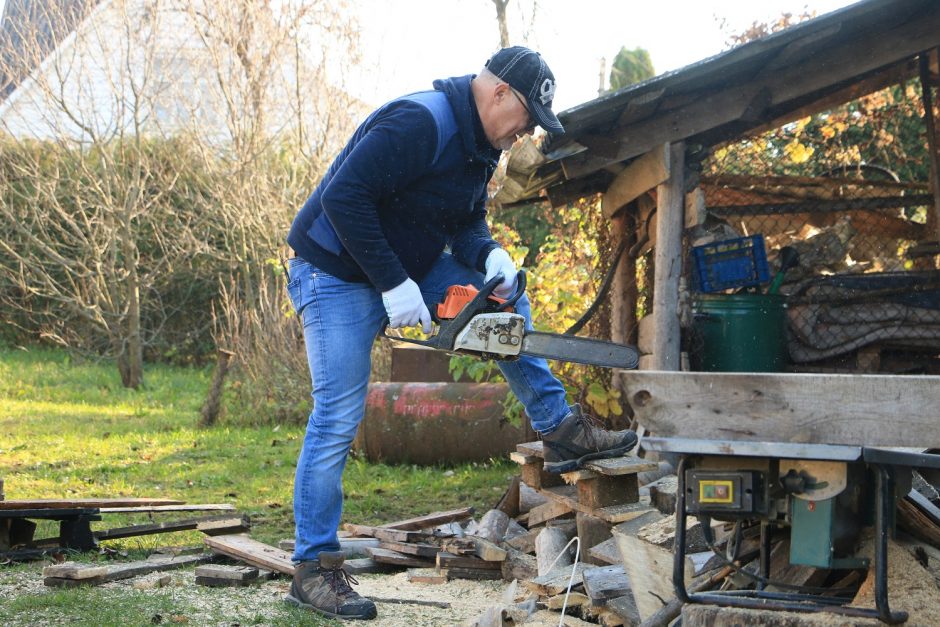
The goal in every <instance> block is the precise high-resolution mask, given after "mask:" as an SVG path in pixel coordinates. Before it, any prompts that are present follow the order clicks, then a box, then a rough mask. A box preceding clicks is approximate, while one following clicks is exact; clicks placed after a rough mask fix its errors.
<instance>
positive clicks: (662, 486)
mask: <svg viewBox="0 0 940 627" xmlns="http://www.w3.org/2000/svg"><path fill="white" fill-rule="evenodd" d="M647 487H648V488H649V492H650V505H652V506H653V507H655V508H656V509H658V510H659V511H660V512H662V513H663V514H666V515H667V516H671V515H672V514H675V513H676V498H677V497H676V493H677V492H678V491H679V478H678V477H676V476H675V475H667V476H665V477H662V478H660V479H657V480H656V481H654V482H652V483H650V484H649V485H647Z"/></svg>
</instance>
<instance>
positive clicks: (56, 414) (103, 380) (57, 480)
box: [0, 349, 516, 624]
mask: <svg viewBox="0 0 940 627" xmlns="http://www.w3.org/2000/svg"><path fill="white" fill-rule="evenodd" d="M210 375H211V371H210V370H208V369H187V368H173V367H167V366H149V367H148V368H147V370H146V372H145V386H144V387H143V388H142V389H140V390H136V391H135V390H128V389H125V388H122V387H121V384H120V378H119V376H118V373H117V369H116V368H115V367H114V365H113V364H112V363H109V362H105V363H93V362H87V361H83V360H78V359H76V358H75V357H72V356H69V355H68V354H67V353H65V352H62V351H54V350H38V349H31V350H29V351H23V350H18V349H0V434H2V437H0V478H3V479H4V481H5V492H6V497H7V498H8V499H28V498H88V497H102V498H104V497H121V496H126V497H162V498H173V499H180V500H184V501H186V502H188V503H232V504H234V505H235V506H236V507H237V508H238V510H239V512H241V513H245V514H248V515H249V516H250V517H251V521H252V531H251V535H252V537H254V538H256V539H258V540H261V541H264V542H269V543H272V544H276V543H277V541H278V540H280V539H282V538H288V537H293V515H292V511H291V504H292V486H293V473H294V464H295V462H296V459H297V455H298V453H299V450H300V443H301V441H302V438H303V428H302V427H300V426H295V425H282V426H280V427H272V426H268V427H245V426H239V422H240V421H239V420H238V419H237V417H230V418H229V419H223V420H222V421H221V423H220V424H219V425H218V426H216V427H213V428H210V429H201V428H198V427H197V426H196V423H197V419H198V412H199V409H200V407H201V406H202V402H203V400H204V397H205V393H206V390H207V388H208V384H209V377H210ZM245 422H246V423H247V422H249V421H245ZM515 470H516V469H515V467H514V465H510V464H509V463H508V462H489V463H482V464H464V465H456V466H452V467H448V468H444V467H417V466H389V465H384V464H373V463H369V462H367V461H365V460H363V459H357V458H352V459H350V460H349V463H348V465H347V469H346V473H345V476H344V487H345V493H346V506H345V513H344V520H345V521H349V522H357V523H362V524H375V523H381V522H388V521H391V520H395V519H398V518H405V517H410V516H417V515H421V514H426V513H429V512H431V511H435V510H442V509H451V508H455V507H462V506H468V505H472V506H474V507H475V508H476V509H477V511H478V512H479V513H480V514H482V513H483V512H484V511H486V510H487V509H489V508H490V507H492V506H493V504H494V503H495V502H496V501H497V500H498V498H499V497H500V495H501V494H502V492H503V490H504V489H505V488H506V486H507V482H508V479H509V477H510V476H511V475H512V474H513V473H514V472H515ZM210 513H211V512H207V513H205V514H203V513H187V512H182V513H179V512H178V513H175V514H158V515H155V520H179V519H185V518H189V517H195V516H201V515H206V514H210ZM158 516H159V518H157V517H158ZM140 522H147V517H146V515H137V516H115V515H105V517H104V520H102V521H100V522H97V523H93V529H104V528H111V527H119V526H123V525H127V524H134V523H140ZM55 535H57V528H56V526H54V524H53V523H45V522H40V523H39V528H37V531H36V537H37V538H40V537H48V536H55ZM201 542H202V535H201V534H199V533H196V532H177V533H167V534H158V535H153V536H143V537H139V538H128V539H123V540H114V541H109V542H107V543H103V544H104V545H105V546H108V547H111V548H115V549H117V550H119V551H125V552H128V553H129V555H130V556H131V557H135V556H138V554H139V555H146V552H147V551H149V550H150V549H152V548H155V547H159V546H179V545H195V544H201ZM92 557H93V556H92ZM77 559H90V557H89V556H87V555H86V556H77ZM4 568H5V569H6V571H4ZM24 568H28V567H24V566H16V567H9V566H7V567H0V583H2V578H3V577H11V576H13V577H16V576H18V575H17V573H19V572H21V569H24ZM30 572H32V571H30ZM31 576H32V575H31ZM103 594H106V592H103V591H101V590H97V591H96V590H94V589H90V590H78V591H76V590H68V591H56V592H55V593H51V594H49V595H43V599H44V600H37V599H29V600H23V601H20V602H19V605H18V606H17V607H19V606H23V607H22V608H21V609H22V610H23V611H25V610H26V608H27V607H29V606H30V605H31V604H36V603H39V604H43V603H45V604H48V603H58V602H63V603H64V604H65V605H66V606H69V607H71V606H73V605H74V606H75V608H78V607H80V606H85V607H86V610H87V605H86V604H87V603H94V600H95V599H96V598H97V597H98V596H101V595H103ZM57 599H58V601H57ZM63 600H64V601H63ZM3 603H4V602H3V601H2V600H0V619H2V618H3V617H4V611H3V609H2V607H3ZM10 609H11V608H9V607H8V608H7V611H10ZM146 611H149V610H148V609H146V608H141V612H146ZM153 613H157V614H158V613H160V611H159V608H157V609H154V610H153ZM79 615H80V614H76V615H75V616H79ZM9 616H10V615H9V614H7V618H9ZM73 618H74V617H73ZM76 620H77V618H76ZM0 622H4V621H3V620H0ZM71 624H79V623H78V622H73V623H71ZM82 624H84V623H82ZM97 624H122V623H121V622H120V620H118V622H114V623H111V622H110V620H108V621H105V622H98V623H97Z"/></svg>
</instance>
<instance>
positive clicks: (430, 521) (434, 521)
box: [382, 507, 474, 531]
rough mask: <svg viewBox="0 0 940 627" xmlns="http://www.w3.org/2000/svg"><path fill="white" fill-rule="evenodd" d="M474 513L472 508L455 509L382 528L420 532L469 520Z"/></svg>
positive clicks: (389, 524)
mask: <svg viewBox="0 0 940 627" xmlns="http://www.w3.org/2000/svg"><path fill="white" fill-rule="evenodd" d="M473 511H474V510H473V508H472V507H461V508H460V509H454V510H450V511H446V512H434V513H433V514H426V515H424V516H418V517H417V518H409V519H407V520H399V521H398V522H392V523H388V524H387V525H382V527H383V528H385V529H399V530H403V531H418V530H420V529H427V528H430V527H437V526H438V525H443V524H446V523H449V522H457V521H462V520H468V519H469V518H471V517H472V516H473Z"/></svg>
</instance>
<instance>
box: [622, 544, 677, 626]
mask: <svg viewBox="0 0 940 627" xmlns="http://www.w3.org/2000/svg"><path fill="white" fill-rule="evenodd" d="M613 533H614V538H615V539H616V540H617V547H618V548H619V549H620V556H621V558H622V559H623V568H624V571H625V572H626V573H627V578H628V579H629V580H630V585H631V587H632V588H633V590H634V600H635V601H636V607H637V610H638V612H639V614H640V618H641V619H644V620H645V619H646V618H648V617H649V616H652V615H653V614H655V613H656V611H657V610H659V609H660V608H662V607H663V605H664V604H665V603H666V601H668V600H669V599H671V598H672V597H673V596H674V595H675V590H674V589H673V586H672V563H673V558H672V551H670V550H669V549H664V548H663V547H660V546H654V545H652V544H648V543H647V542H644V541H643V540H640V539H638V538H636V537H635V536H631V535H627V534H623V533H619V532H618V531H617V528H616V527H615V528H614V530H613ZM687 563H688V562H687ZM686 570H687V571H688V572H687V573H686V575H687V577H688V578H689V579H691V574H692V573H691V572H690V571H691V570H692V568H691V566H688V567H687V569H686Z"/></svg>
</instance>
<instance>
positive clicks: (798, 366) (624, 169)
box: [496, 0, 940, 447]
mask: <svg viewBox="0 0 940 627" xmlns="http://www.w3.org/2000/svg"><path fill="white" fill-rule="evenodd" d="M938 46H940V3H937V2H935V1H933V0H864V1H862V2H858V3H856V4H854V5H851V6H849V7H846V8H844V9H841V10H838V11H835V12H833V13H829V14H827V15H824V16H821V17H818V18H816V19H812V20H809V21H806V22H802V23H800V24H798V25H795V26H791V27H789V28H786V29H785V30H782V31H779V32H776V33H774V34H771V35H769V36H766V37H763V38H761V39H758V40H755V41H751V42H749V43H746V44H744V45H741V46H738V47H736V48H733V49H731V50H728V51H727V52H724V53H722V54H719V55H716V56H714V57H711V58H708V59H705V60H703V61H701V62H699V63H696V64H693V65H690V66H687V67H685V68H682V69H680V70H677V71H673V72H669V73H666V74H663V75H661V76H657V77H655V78H652V79H650V80H647V81H644V82H642V83H639V84H636V85H632V86H630V87H627V88H624V89H621V90H619V91H616V92H612V93H608V94H605V95H603V96H602V97H599V98H597V99H596V100H592V101H590V102H586V103H584V104H582V105H579V106H577V107H574V108H572V109H569V110H567V111H564V112H562V113H561V114H559V119H560V120H561V121H562V123H563V124H564V126H565V129H566V131H567V132H566V134H565V135H564V136H561V137H551V138H550V141H546V142H544V143H543V144H542V145H541V146H540V147H538V148H537V147H536V146H535V144H532V143H526V144H524V145H521V146H517V147H516V148H515V149H514V150H513V152H512V153H511V154H510V158H509V160H508V163H507V173H506V178H505V180H504V181H503V183H502V186H501V188H500V190H499V193H498V194H497V197H496V200H497V201H498V202H500V203H502V204H504V205H508V204H516V203H524V202H533V201H537V200H541V201H545V200H546V199H547V201H548V202H550V203H552V205H553V206H558V205H563V204H565V203H567V202H571V201H573V200H576V199H580V198H585V197H591V196H596V197H597V198H599V199H600V202H599V203H598V206H599V207H600V210H601V211H603V214H604V216H605V217H607V218H609V219H610V220H612V221H613V223H614V225H615V231H616V232H617V233H618V235H619V237H620V238H621V239H622V240H623V241H627V242H633V243H636V242H640V243H641V244H642V241H643V240H644V239H648V244H646V246H645V247H644V246H639V247H638V248H637V249H638V250H639V251H640V254H644V253H645V251H649V253H648V254H649V257H648V262H647V263H646V264H645V265H646V266H648V267H649V268H652V271H651V272H650V274H649V282H650V284H651V285H652V290H651V293H649V294H648V295H647V297H648V302H647V303H646V304H645V307H644V309H645V311H646V312H650V313H649V315H648V316H646V317H644V318H643V319H642V320H637V301H638V298H640V294H639V293H638V291H637V288H636V285H637V272H638V270H637V264H636V258H635V257H632V258H631V257H622V258H620V260H619V262H618V265H617V269H616V274H615V280H614V287H613V290H612V293H611V305H612V307H611V310H612V312H613V313H612V319H611V329H612V335H613V339H614V340H618V341H626V342H637V343H638V344H639V346H640V349H641V353H643V358H642V361H641V367H640V371H638V372H632V371H631V372H624V373H621V376H622V384H623V387H624V389H625V391H626V396H625V398H626V399H627V400H628V401H629V403H630V404H631V406H632V408H633V409H634V411H635V413H636V415H637V417H638V419H639V420H640V423H641V424H642V425H644V426H645V427H647V428H649V429H651V430H653V431H655V432H656V433H658V434H660V435H670V434H680V433H681V434H682V435H684V436H686V437H733V438H738V439H753V440H771V441H773V440H780V441H813V442H829V443H840V442H841V443H852V444H869V445H871V444H883V445H892V446H933V447H940V430H938V429H936V425H937V423H938V419H940V410H938V409H937V408H938V407H940V385H938V383H940V377H937V376H935V375H936V374H940V272H938V267H940V265H938V262H940V256H938V253H940V245H938V239H940V235H938V234H940V220H938V217H940V194H938V167H937V142H936V131H935V126H936V124H935V117H934V116H935V112H936V107H935V96H934V91H935V88H936V87H937V86H938V84H940V81H938V76H940V72H938V52H937V48H938ZM866 98H867V99H868V100H866ZM873 98H877V99H875V100H873ZM925 112H926V113H925ZM892 116H894V117H892ZM863 123H864V124H863ZM807 129H809V130H810V131H812V132H811V133H810V132H809V131H807ZM801 133H802V134H801ZM902 145H904V146H907V148H905V149H904V150H901V149H900V148H899V147H900V146H902ZM755 235H760V236H761V239H760V240H756V239H755V238H754V236H755ZM733 239H740V240H746V241H749V242H758V241H759V243H760V246H761V247H765V249H766V255H767V259H768V260H769V261H768V264H767V272H768V273H769V276H765V277H764V280H763V281H762V282H761V283H760V284H759V285H751V286H749V287H740V288H737V289H734V288H733V287H732V288H731V289H724V290H718V291H717V294H719V295H724V296H732V295H734V294H740V293H752V294H761V293H763V294H766V293H767V291H768V289H769V288H768V281H767V279H768V278H771V279H772V278H774V277H775V275H776V274H777V272H778V270H779V269H780V261H781V257H782V255H781V250H783V249H784V248H788V249H789V251H788V252H793V251H798V252H799V257H800V258H801V263H800V264H799V266H798V268H796V269H795V270H794V271H792V272H791V273H787V274H786V275H783V274H781V277H780V278H782V279H785V283H783V284H782V285H779V281H778V287H780V293H781V294H782V295H783V296H784V298H785V299H786V302H787V304H786V308H787V312H786V317H787V325H786V326H787V328H786V331H785V332H786V337H787V355H786V360H785V361H786V363H785V364H783V365H782V366H781V367H779V368H774V369H773V370H776V372H766V371H763V370H765V369H763V368H761V369H760V370H762V371H761V372H756V371H749V370H748V369H747V368H746V367H745V368H740V369H736V368H730V370H735V372H733V373H732V372H727V370H729V368H718V369H717V370H724V371H722V372H717V371H715V370H716V369H710V368H703V367H700V366H697V365H696V363H695V362H696V361H697V360H696V359H695V355H694V353H695V350H694V348H695V347H694V343H695V341H696V337H697V335H698V332H697V327H696V317H697V316H698V314H699V313H700V312H701V306H700V303H701V301H702V300H703V298H706V299H707V298H715V296H714V295H713V294H708V293H706V290H705V289H703V285H702V283H701V276H702V275H701V272H702V271H703V269H702V267H701V266H702V265H704V264H705V263H706V262H705V261H703V257H701V256H699V254H700V253H702V251H703V250H704V251H706V252H707V251H708V250H709V249H708V248H707V246H706V245H707V244H708V243H709V242H711V243H719V244H720V243H721V242H723V241H729V240H733ZM703 243H704V244H703ZM755 245H756V244H755ZM703 246H704V247H703ZM635 250H636V249H635ZM693 253H694V254H693ZM775 289H776V287H775ZM721 297H722V296H718V298H721ZM697 303H699V305H697ZM739 349H740V347H739ZM742 350H746V348H745V349H742ZM690 353H691V354H692V355H691V360H690V362H691V363H689V362H687V361H686V359H685V357H686V356H687V355H690ZM698 361H701V360H698ZM689 370H698V372H688V371H689ZM706 370H707V372H703V371H706ZM647 371H648V372H647ZM902 374H903V375H905V376H899V375H902ZM850 400H851V401H852V402H848V401H850ZM899 414H903V416H904V418H903V419H904V420H905V421H907V424H906V428H905V429H904V430H899V429H891V430H890V431H891V433H890V434H889V433H888V431H889V430H886V429H884V428H883V421H885V420H894V419H896V417H897V416H898V415H899ZM901 431H903V433H901Z"/></svg>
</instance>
